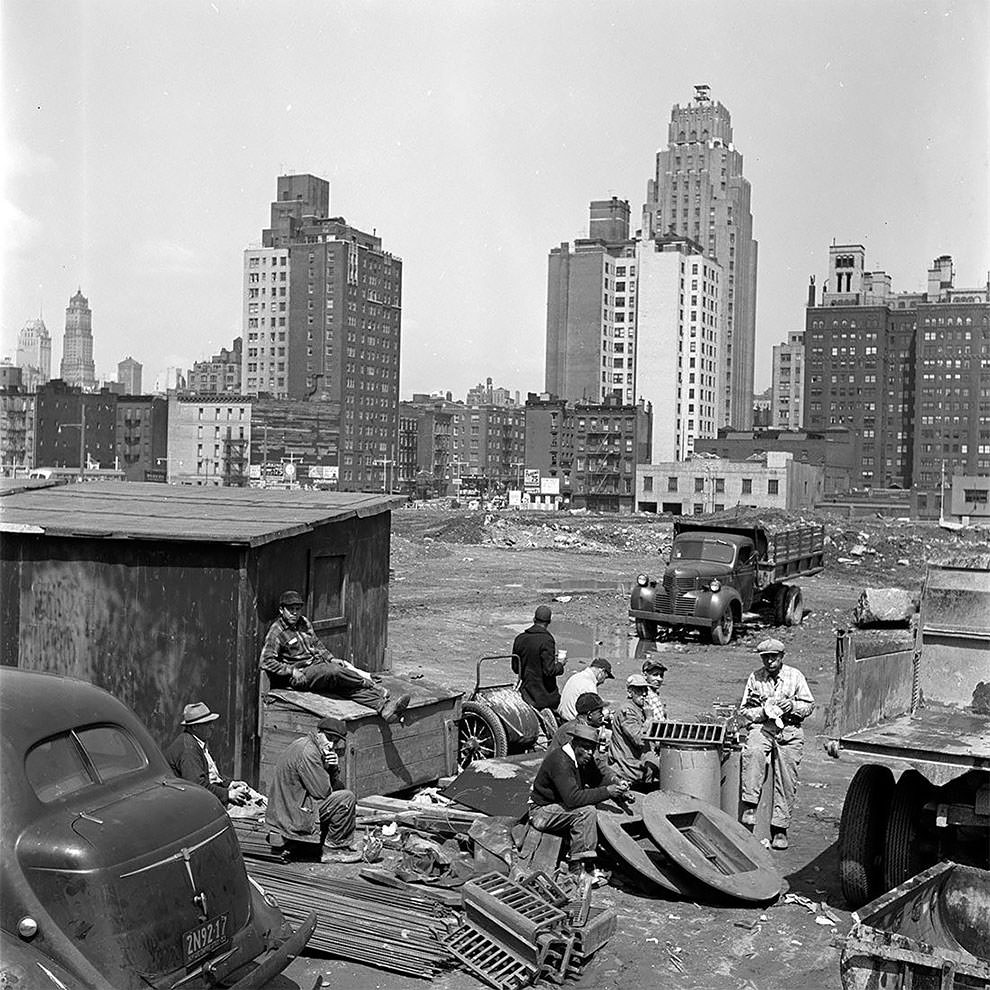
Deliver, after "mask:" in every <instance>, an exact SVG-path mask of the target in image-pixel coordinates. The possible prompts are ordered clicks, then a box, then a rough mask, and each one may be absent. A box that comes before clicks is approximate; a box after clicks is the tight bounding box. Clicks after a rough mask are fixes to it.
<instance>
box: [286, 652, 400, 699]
mask: <svg viewBox="0 0 990 990" xmlns="http://www.w3.org/2000/svg"><path fill="white" fill-rule="evenodd" d="M300 669H301V671H302V675H303V682H302V684H296V685H295V690H296V691H314V692H315V693H316V694H329V695H333V696H334V697H337V698H346V699H347V700H348V701H354V702H356V703H357V704H359V705H364V706H365V708H370V709H371V710H372V711H375V712H381V710H382V709H383V708H384V707H385V702H386V700H387V698H388V696H387V694H386V692H385V689H384V688H381V687H379V686H378V685H377V684H372V683H370V682H369V681H367V680H365V679H364V678H363V677H362V676H361V675H360V674H357V673H355V672H354V671H353V670H351V669H350V668H349V667H345V666H344V664H342V663H337V661H336V660H317V661H316V663H311V664H310V665H309V666H308V667H302V668H300Z"/></svg>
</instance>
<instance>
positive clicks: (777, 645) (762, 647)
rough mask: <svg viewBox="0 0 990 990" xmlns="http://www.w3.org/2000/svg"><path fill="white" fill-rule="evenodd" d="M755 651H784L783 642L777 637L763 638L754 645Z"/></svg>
mask: <svg viewBox="0 0 990 990" xmlns="http://www.w3.org/2000/svg"><path fill="white" fill-rule="evenodd" d="M756 652H757V653H760V654H762V653H785V652H786V650H785V649H784V644H783V643H782V642H781V641H780V640H779V639H765V640H763V642H762V643H760V644H759V645H758V646H757V647H756Z"/></svg>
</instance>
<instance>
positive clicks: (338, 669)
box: [261, 591, 409, 722]
mask: <svg viewBox="0 0 990 990" xmlns="http://www.w3.org/2000/svg"><path fill="white" fill-rule="evenodd" d="M302 609H303V598H302V595H300V594H299V592H298V591H285V592H283V593H282V596H281V598H279V601H278V618H277V619H276V620H275V621H274V622H273V623H272V624H271V628H270V629H269V630H268V635H267V636H266V637H265V645H264V646H263V647H262V649H261V668H262V670H264V671H266V672H267V674H268V678H269V680H270V682H271V685H272V687H276V688H291V689H292V690H294V691H314V692H316V693H317V694H327V695H332V696H333V697H337V698H346V699H347V700H348V701H354V702H356V703H357V704H359V705H364V706H365V707H366V708H370V709H372V710H373V711H376V712H378V714H379V715H381V717H382V718H383V719H384V720H385V721H386V722H398V721H399V719H400V718H402V713H403V712H404V711H405V710H406V708H407V707H408V706H409V695H408V694H402V695H399V697H397V698H395V699H393V700H389V697H388V691H386V690H385V688H383V687H380V686H379V685H378V684H376V683H375V682H374V681H373V680H372V678H371V675H370V674H368V673H366V672H365V671H363V670H359V669H358V668H357V667H355V666H354V664H352V663H348V662H347V661H346V660H341V659H340V658H339V657H335V656H334V655H333V654H332V653H331V652H330V651H329V650H328V649H327V648H326V647H325V646H324V645H323V644H322V643H321V642H320V641H319V639H318V638H317V636H316V632H315V631H314V629H313V624H312V623H311V622H310V621H309V619H307V618H306V616H305V615H303V611H302Z"/></svg>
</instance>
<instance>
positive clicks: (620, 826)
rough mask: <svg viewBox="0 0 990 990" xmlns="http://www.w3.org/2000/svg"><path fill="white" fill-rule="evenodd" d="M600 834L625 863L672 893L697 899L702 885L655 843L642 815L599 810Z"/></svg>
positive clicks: (649, 880) (652, 882) (655, 884)
mask: <svg viewBox="0 0 990 990" xmlns="http://www.w3.org/2000/svg"><path fill="white" fill-rule="evenodd" d="M598 832H599V834H600V835H601V837H602V838H603V839H604V840H605V842H606V844H607V845H608V846H609V848H610V849H611V850H612V852H614V853H615V855H616V856H618V857H619V859H621V860H622V862H623V863H625V864H626V866H628V867H629V868H630V869H631V870H633V872H635V873H636V874H637V875H638V876H640V877H641V878H643V879H644V880H646V881H647V882H649V883H651V884H653V885H654V886H655V887H659V888H660V889H661V890H664V891H666V892H667V893H669V894H679V895H681V896H683V897H692V896H695V895H696V894H697V892H698V885H697V884H695V883H693V882H692V880H691V878H690V876H688V874H686V873H685V872H684V871H683V870H682V869H680V868H679V867H678V866H676V865H675V864H674V863H673V862H672V861H671V860H670V857H668V856H667V854H666V853H665V852H664V851H663V850H662V849H661V848H660V847H659V846H658V845H657V844H656V843H655V842H654V841H653V837H652V836H651V835H650V833H649V830H648V829H647V828H646V823H645V822H644V821H643V818H642V816H641V815H624V814H616V813H615V812H610V811H604V810H602V809H599V810H598Z"/></svg>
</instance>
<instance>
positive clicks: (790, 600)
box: [783, 585, 804, 626]
mask: <svg viewBox="0 0 990 990" xmlns="http://www.w3.org/2000/svg"><path fill="white" fill-rule="evenodd" d="M803 621H804V596H803V595H802V594H801V589H800V588H799V587H797V585H793V586H791V587H789V588H788V589H787V594H786V595H785V597H784V623H783V624H784V625H785V626H799V625H801V623H802V622H803Z"/></svg>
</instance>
